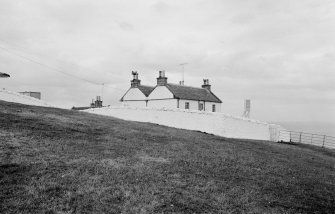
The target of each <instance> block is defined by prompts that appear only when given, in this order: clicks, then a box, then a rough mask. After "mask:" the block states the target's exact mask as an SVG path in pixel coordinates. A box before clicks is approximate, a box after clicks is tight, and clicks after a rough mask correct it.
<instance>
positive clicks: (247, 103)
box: [242, 100, 251, 118]
mask: <svg viewBox="0 0 335 214" xmlns="http://www.w3.org/2000/svg"><path fill="white" fill-rule="evenodd" d="M250 106H251V105H250V100H244V112H243V115H242V117H245V118H249V117H250Z"/></svg>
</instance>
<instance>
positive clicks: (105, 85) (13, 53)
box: [0, 39, 124, 93]
mask: <svg viewBox="0 0 335 214" xmlns="http://www.w3.org/2000/svg"><path fill="white" fill-rule="evenodd" d="M0 41H2V42H4V43H7V42H6V41H4V40H2V39H0ZM17 47H19V46H17ZM0 48H1V49H2V50H4V51H6V52H7V53H10V54H12V55H14V56H17V57H19V58H22V59H25V60H27V61H30V62H32V63H35V64H38V65H40V66H42V67H45V68H47V69H49V70H52V71H56V72H58V73H61V74H63V75H67V76H70V77H72V78H75V79H78V80H81V81H84V82H87V83H90V84H94V85H99V86H102V93H103V90H104V87H108V88H112V89H116V90H119V91H124V90H123V89H120V88H117V87H115V86H109V84H111V83H98V82H95V81H91V80H87V79H85V78H81V77H78V76H76V75H72V74H69V73H67V72H65V71H63V70H62V69H59V68H54V67H51V66H49V65H46V64H44V63H41V62H39V61H37V60H34V59H31V58H29V57H26V56H22V55H21V54H17V53H15V52H13V51H10V50H9V49H8V48H5V47H2V46H0Z"/></svg>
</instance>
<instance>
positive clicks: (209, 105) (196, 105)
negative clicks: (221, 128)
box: [179, 99, 221, 112]
mask: <svg viewBox="0 0 335 214" xmlns="http://www.w3.org/2000/svg"><path fill="white" fill-rule="evenodd" d="M186 102H188V103H189V104H190V110H199V102H198V101H196V100H182V99H181V100H179V108H180V109H185V103H186ZM201 103H204V107H205V109H204V110H205V111H206V112H212V105H215V106H216V112H221V103H213V102H204V101H201Z"/></svg>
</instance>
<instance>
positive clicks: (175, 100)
mask: <svg viewBox="0 0 335 214" xmlns="http://www.w3.org/2000/svg"><path fill="white" fill-rule="evenodd" d="M132 74H133V80H132V81H131V87H130V89H129V90H128V91H127V92H126V93H125V95H124V96H123V97H122V98H121V102H122V104H123V105H124V106H135V107H151V108H166V109H175V108H179V109H188V110H199V111H210V112H220V111H221V103H222V101H221V100H220V99H219V98H218V97H217V96H216V95H215V94H214V93H213V92H212V91H211V85H210V84H209V81H208V79H204V84H203V85H202V86H201V88H200V87H191V86H184V85H180V84H172V83H168V81H167V77H165V72H164V71H159V77H158V78H157V85H156V86H155V87H151V86H145V85H141V81H140V80H139V79H138V74H137V72H133V73H132Z"/></svg>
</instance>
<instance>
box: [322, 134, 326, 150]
mask: <svg viewBox="0 0 335 214" xmlns="http://www.w3.org/2000/svg"><path fill="white" fill-rule="evenodd" d="M325 140H326V135H324V136H323V142H322V147H325Z"/></svg>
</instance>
